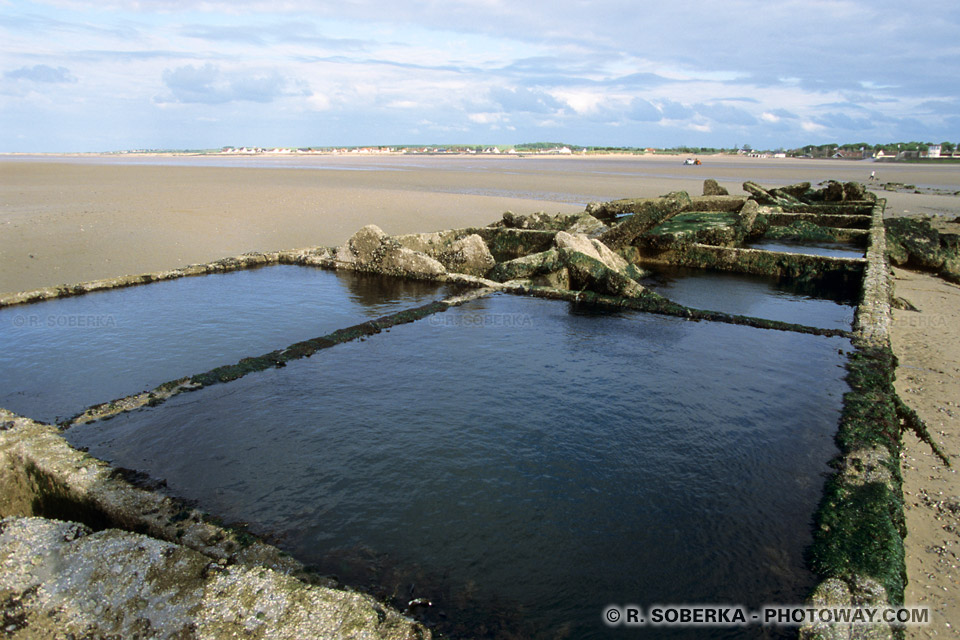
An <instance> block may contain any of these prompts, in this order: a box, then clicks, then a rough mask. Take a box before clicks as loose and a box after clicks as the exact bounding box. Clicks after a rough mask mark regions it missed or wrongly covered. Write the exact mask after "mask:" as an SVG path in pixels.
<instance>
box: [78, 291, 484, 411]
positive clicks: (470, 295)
mask: <svg viewBox="0 0 960 640" xmlns="http://www.w3.org/2000/svg"><path fill="white" fill-rule="evenodd" d="M476 280H477V279H475V278H470V277H469V276H467V277H465V278H462V279H461V278H443V279H442V280H441V281H455V282H458V283H462V284H470V285H473V286H476V285H477V282H476ZM492 284H495V285H496V283H492ZM499 288H500V285H497V286H496V287H494V288H490V287H485V288H476V289H474V290H473V291H469V292H467V293H464V294H461V295H457V296H452V297H450V298H446V299H444V300H439V301H435V302H431V303H428V304H425V305H421V306H419V307H413V308H409V309H404V310H402V311H397V312H396V313H391V314H389V315H386V316H381V317H379V318H375V319H373V320H368V321H366V322H361V323H360V324H357V325H353V326H352V327H346V328H344V329H337V330H336V331H334V332H332V333H328V334H326V335H324V336H320V337H317V338H311V339H309V340H303V341H301V342H297V343H294V344H292V345H289V346H288V347H286V348H284V349H278V350H276V351H271V352H269V353H265V354H262V355H259V356H252V357H248V358H243V359H241V360H240V361H239V362H237V363H235V364H229V365H224V366H221V367H217V368H215V369H211V370H210V371H206V372H203V373H197V374H194V375H192V376H186V377H183V378H179V379H177V380H171V381H169V382H164V383H163V384H161V385H159V386H157V387H155V388H154V389H152V390H150V391H143V392H141V393H138V394H134V395H130V396H126V397H124V398H118V399H116V400H111V401H109V402H104V403H101V404H97V405H93V406H91V407H88V408H87V409H86V410H85V411H83V412H82V413H80V414H78V415H76V416H73V417H72V418H69V419H67V420H66V421H64V422H62V423H61V424H60V425H59V426H60V428H62V429H69V428H70V427H72V426H75V425H79V424H87V423H90V422H96V421H98V420H106V419H109V418H112V417H114V416H117V415H120V414H121V413H127V412H129V411H135V410H137V409H140V408H142V407H145V406H151V407H153V406H157V405H160V404H163V403H164V402H166V401H167V400H169V399H170V398H172V397H174V396H176V395H179V394H181V393H185V392H188V391H196V390H198V389H202V388H204V387H209V386H212V385H215V384H220V383H224V382H232V381H234V380H239V379H240V378H242V377H244V376H246V375H247V374H250V373H256V372H258V371H265V370H267V369H271V368H274V367H283V366H286V363H287V362H290V361H292V360H299V359H300V358H309V357H310V356H312V355H313V354H315V353H316V352H317V351H320V350H322V349H329V348H330V347H333V346H336V345H338V344H343V343H345V342H350V341H352V340H357V339H359V338H364V337H367V336H372V335H375V334H378V333H380V332H381V331H383V330H385V329H390V328H391V327H395V326H397V325H401V324H406V323H409V322H416V321H417V320H420V319H422V318H425V317H427V316H430V315H432V314H434V313H441V312H443V311H446V310H447V309H449V308H450V307H455V306H459V305H461V304H464V303H466V302H469V301H471V300H476V299H477V298H482V297H484V296H488V295H490V294H491V293H493V292H494V291H495V290H496V289H499Z"/></svg>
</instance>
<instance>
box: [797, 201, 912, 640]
mask: <svg viewBox="0 0 960 640" xmlns="http://www.w3.org/2000/svg"><path fill="white" fill-rule="evenodd" d="M884 206H885V201H880V202H879V203H878V204H877V205H876V206H875V207H874V209H873V214H872V224H871V229H870V239H871V242H870V246H869V249H868V251H867V267H866V271H865V273H864V278H863V294H862V299H861V301H860V304H859V306H858V307H857V313H856V319H855V322H854V330H855V337H854V345H855V346H856V347H857V351H856V352H855V353H854V354H853V355H852V356H851V359H850V362H849V364H848V371H849V373H848V375H847V383H848V384H849V386H850V391H849V392H848V393H847V394H845V395H844V402H843V412H842V415H841V418H840V425H839V428H838V431H837V435H836V443H837V446H838V448H839V449H840V454H839V455H838V457H837V458H836V459H834V460H833V461H832V462H831V466H832V467H833V468H834V469H836V472H835V473H834V474H833V475H832V476H831V477H830V478H829V479H828V480H827V483H826V486H825V488H824V495H823V498H822V499H821V502H820V506H819V507H818V510H817V513H816V516H815V523H816V524H815V531H814V541H813V544H812V545H811V548H810V550H809V555H808V557H809V561H810V564H811V567H812V569H813V570H814V572H815V573H816V574H817V576H818V578H819V580H820V582H819V584H818V585H817V586H816V588H815V589H814V591H813V593H812V594H811V596H810V598H809V601H808V605H810V606H811V607H814V608H830V607H883V606H894V607H896V606H902V605H903V593H904V585H905V583H906V564H905V560H904V550H903V538H904V536H905V535H906V530H905V525H904V513H903V488H902V478H901V473H900V457H899V456H900V447H901V433H902V431H901V423H900V416H899V415H898V410H897V407H898V402H899V399H898V397H897V394H896V391H895V389H894V387H893V381H894V373H895V369H896V358H895V356H894V355H893V352H892V350H891V348H890V333H889V331H890V318H891V313H890V295H891V282H890V270H889V264H888V262H887V256H886V247H885V235H884V228H883V210H884ZM901 636H902V628H896V627H894V626H891V625H887V624H886V623H882V622H878V623H876V624H872V625H869V626H864V625H849V626H843V625H826V624H810V625H806V626H804V627H802V628H801V630H800V637H801V638H803V639H805V640H808V639H809V640H813V639H818V640H819V639H823V640H826V639H832V638H840V637H871V638H895V637H901Z"/></svg>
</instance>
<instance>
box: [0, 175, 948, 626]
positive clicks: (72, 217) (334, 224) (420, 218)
mask: <svg viewBox="0 0 960 640" xmlns="http://www.w3.org/2000/svg"><path fill="white" fill-rule="evenodd" d="M701 159H702V160H703V162H704V164H703V165H702V166H698V167H688V166H683V165H682V164H681V162H682V160H683V157H662V156H657V157H651V156H645V157H617V156H611V157H593V156H588V157H572V158H571V157H551V158H544V157H526V158H518V157H428V156H415V157H406V156H367V157H357V156H315V157H272V158H271V157H262V156H258V157H255V158H235V157H213V158H210V157H200V158H189V157H188V158H162V157H159V158H158V157H148V156H136V157H134V156H126V157H83V158H71V157H59V158H49V157H48V158H35V159H27V158H9V157H0V292H13V291H23V290H29V289H35V288H39V287H42V286H48V285H57V284H67V283H76V282H81V281H86V280H93V279H96V278H104V277H111V276H119V275H124V274H131V273H143V272H149V271H158V270H163V269H170V268H174V267H179V266H184V265H187V264H191V263H197V262H208V261H212V260H216V259H218V258H222V257H225V256H232V255H237V254H240V253H243V252H246V251H268V250H276V249H291V248H297V247H306V246H314V245H324V246H334V245H338V244H340V243H342V242H344V241H345V240H346V239H347V238H348V237H349V236H350V235H352V234H353V232H355V231H356V230H357V229H359V228H360V227H361V226H363V225H365V224H371V223H372V224H376V225H378V226H380V227H382V228H383V229H384V230H385V231H386V232H387V233H391V234H395V233H407V232H417V231H433V230H438V229H447V228H453V227H464V226H472V225H484V224H488V223H490V222H493V221H495V220H497V219H498V218H499V217H500V215H501V214H502V213H503V212H504V211H506V210H511V211H514V212H517V213H531V212H534V211H541V210H542V211H546V212H548V213H558V212H574V211H580V210H582V209H583V206H584V205H585V204H586V203H587V202H589V201H591V200H609V199H615V198H625V197H649V196H657V195H661V194H664V193H667V192H669V191H676V190H687V191H689V192H690V193H692V194H699V193H700V192H701V188H702V184H703V180H704V179H705V178H714V179H716V180H717V181H718V182H720V184H721V185H723V186H725V187H727V189H729V190H730V192H731V193H743V190H742V187H741V185H742V183H743V181H744V180H753V181H755V182H758V183H760V184H763V185H770V186H776V185H783V184H790V183H794V182H799V181H810V182H812V183H817V182H820V181H822V180H825V179H829V178H833V179H838V180H844V181H846V180H857V181H860V182H864V183H866V182H867V178H868V177H869V175H870V172H871V171H874V170H875V171H876V172H877V177H878V178H879V182H880V183H886V182H899V183H904V184H912V185H917V187H918V188H921V190H923V189H938V190H943V191H955V190H960V165H957V164H953V165H912V164H911V165H899V164H897V165H894V164H879V163H872V162H849V161H832V160H791V159H786V160H785V159H774V158H769V159H753V158H730V157H713V156H706V157H704V156H701ZM877 193H878V194H879V195H880V196H882V197H886V198H887V200H888V206H887V214H888V215H913V214H924V215H938V216H941V217H942V218H944V219H952V218H955V217H958V216H960V197H957V196H947V195H930V194H926V193H921V194H914V193H892V192H885V191H882V190H878V191H877ZM896 277H897V279H896V280H895V285H896V295H899V296H901V297H904V298H907V299H908V300H910V301H911V302H912V303H913V304H914V305H916V306H917V307H918V308H919V309H920V311H917V312H913V311H895V313H894V323H893V337H892V339H893V348H894V351H895V352H896V354H897V356H898V358H900V362H901V368H900V369H899V371H898V381H897V388H898V391H899V392H900V393H901V395H902V397H903V398H904V399H905V400H906V401H907V402H908V403H909V404H910V405H911V406H913V407H914V408H915V409H916V410H917V411H918V412H919V414H920V416H921V417H923V418H924V419H925V420H926V421H927V424H928V425H929V427H930V430H931V432H932V433H934V435H935V437H937V439H938V440H940V442H941V446H942V447H943V448H944V449H945V450H946V451H947V452H948V453H950V454H953V455H954V456H955V455H956V453H957V452H958V450H960V400H958V399H960V383H958V381H960V334H958V331H960V287H958V286H956V285H952V284H949V283H946V282H944V281H942V280H940V279H938V278H935V277H933V276H930V275H926V274H919V273H915V272H910V271H905V270H899V269H898V270H896ZM905 445H906V448H905V452H904V465H903V468H904V489H905V491H906V492H907V495H906V502H907V507H908V509H907V527H908V530H909V535H908V537H907V540H906V544H907V554H908V557H907V567H908V573H909V580H910V584H909V585H908V588H907V598H906V602H907V604H908V605H928V606H931V607H932V608H933V615H934V623H933V624H932V625H930V626H928V627H922V628H913V629H912V630H911V631H910V632H909V634H908V635H909V636H910V637H918V638H926V637H956V636H957V628H958V627H960V605H958V604H957V602H958V601H957V599H956V597H955V596H954V594H955V592H956V589H957V588H958V586H960V585H958V583H957V579H958V570H957V566H958V557H957V552H958V549H960V482H958V478H957V474H956V472H955V470H953V469H947V468H945V467H943V466H942V465H940V464H939V463H938V461H937V459H936V458H935V457H933V456H932V455H931V454H930V452H929V447H927V446H926V445H925V444H923V443H920V442H917V441H916V439H915V438H913V436H912V435H910V434H907V435H906V436H905ZM954 459H955V460H960V458H954Z"/></svg>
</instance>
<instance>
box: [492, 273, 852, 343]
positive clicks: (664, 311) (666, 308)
mask: <svg viewBox="0 0 960 640" xmlns="http://www.w3.org/2000/svg"><path fill="white" fill-rule="evenodd" d="M503 290H504V291H505V292H507V293H512V294H516V295H527V296H533V297H535V298H546V299H549V300H566V301H567V302H574V303H577V304H588V305H594V306H598V307H605V308H608V309H630V310H631V311H642V312H645V313H657V314H660V315H665V316H673V317H677V318H686V319H687V320H697V321H699V320H704V321H707V322H722V323H724V324H736V325H741V326H747V327H754V328H755V329H770V330H772V331H792V332H794V333H803V334H807V335H814V336H826V337H842V338H853V337H854V334H853V333H851V332H850V331H845V330H843V329H824V328H821V327H810V326H807V325H802V324H794V323H791V322H782V321H780V320H767V319H766V318H754V317H752V316H743V315H737V314H732V313H724V312H722V311H711V310H704V309H694V308H692V307H686V306H683V305H680V304H677V303H675V302H672V301H671V300H669V299H668V298H664V297H663V296H661V295H658V294H656V293H653V292H650V291H647V292H645V295H643V296H641V297H638V298H624V297H618V296H611V295H604V294H600V293H595V292H593V291H571V290H570V289H557V288H554V287H546V286H537V285H531V284H523V283H517V282H513V283H509V284H507V285H505V287H504V289H503Z"/></svg>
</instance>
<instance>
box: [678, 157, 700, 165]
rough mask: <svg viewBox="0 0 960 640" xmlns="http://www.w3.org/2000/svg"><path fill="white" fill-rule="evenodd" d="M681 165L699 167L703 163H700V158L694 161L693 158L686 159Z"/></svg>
mask: <svg viewBox="0 0 960 640" xmlns="http://www.w3.org/2000/svg"><path fill="white" fill-rule="evenodd" d="M683 164H685V165H698V166H699V165H701V164H703V163H702V162H700V158H697V159H696V160H694V159H693V158H687V159H686V160H684V161H683Z"/></svg>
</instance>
